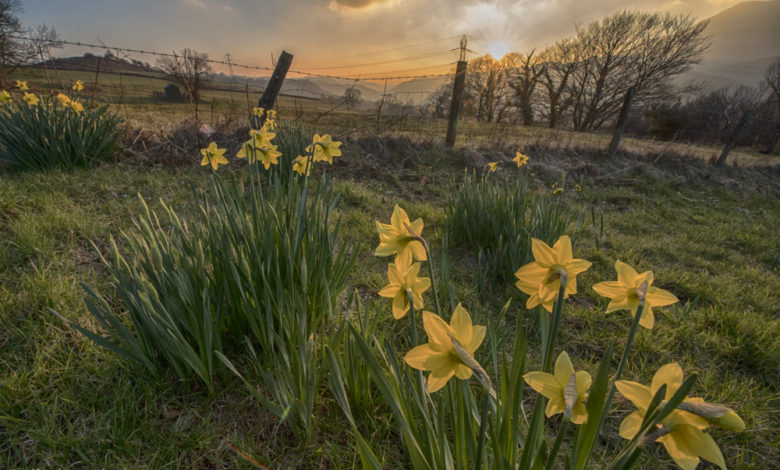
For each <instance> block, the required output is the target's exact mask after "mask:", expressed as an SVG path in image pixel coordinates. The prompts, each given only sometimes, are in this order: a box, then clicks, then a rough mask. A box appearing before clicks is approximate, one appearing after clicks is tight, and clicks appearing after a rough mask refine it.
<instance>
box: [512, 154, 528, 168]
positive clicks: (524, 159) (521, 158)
mask: <svg viewBox="0 0 780 470" xmlns="http://www.w3.org/2000/svg"><path fill="white" fill-rule="evenodd" d="M512 161H513V162H515V163H517V167H518V168H520V167H521V166H523V165H526V164H527V163H528V156H527V155H523V154H522V153H520V152H517V153H516V154H515V158H513V159H512Z"/></svg>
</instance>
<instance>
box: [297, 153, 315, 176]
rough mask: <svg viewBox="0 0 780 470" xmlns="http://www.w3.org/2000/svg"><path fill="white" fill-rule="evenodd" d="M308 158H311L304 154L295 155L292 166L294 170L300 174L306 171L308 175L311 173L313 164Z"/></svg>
mask: <svg viewBox="0 0 780 470" xmlns="http://www.w3.org/2000/svg"><path fill="white" fill-rule="evenodd" d="M308 160H309V159H308V158H306V157H304V156H302V155H298V156H297V157H295V160H293V166H292V169H293V171H294V172H296V173H298V174H300V175H302V174H304V172H305V173H306V175H309V174H311V167H312V166H313V165H311V164H309V163H308Z"/></svg>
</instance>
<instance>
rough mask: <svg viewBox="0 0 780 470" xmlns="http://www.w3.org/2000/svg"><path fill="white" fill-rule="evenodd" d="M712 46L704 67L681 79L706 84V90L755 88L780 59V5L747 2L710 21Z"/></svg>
mask: <svg viewBox="0 0 780 470" xmlns="http://www.w3.org/2000/svg"><path fill="white" fill-rule="evenodd" d="M705 32H706V34H707V35H709V36H710V38H711V40H712V46H711V47H710V50H709V51H708V52H707V54H706V55H705V57H704V60H703V61H702V63H701V64H697V65H694V66H693V67H691V69H690V70H689V71H687V72H685V73H683V74H681V75H680V76H679V77H678V78H677V82H678V83H683V82H686V81H690V80H696V81H700V82H704V84H705V86H706V88H708V89H716V88H720V87H723V86H729V85H751V86H755V85H757V84H758V83H759V82H761V81H762V80H763V78H764V73H765V71H766V69H767V67H769V65H770V64H772V62H774V61H775V60H777V58H778V57H780V1H769V2H744V3H739V4H737V5H734V6H733V7H731V8H728V9H726V10H723V11H722V12H720V13H718V14H717V15H714V16H712V17H711V18H709V24H708V25H707V29H706V30H705Z"/></svg>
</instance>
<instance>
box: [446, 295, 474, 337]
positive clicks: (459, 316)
mask: <svg viewBox="0 0 780 470" xmlns="http://www.w3.org/2000/svg"><path fill="white" fill-rule="evenodd" d="M450 327H451V328H452V330H453V333H454V335H455V337H456V338H457V339H458V341H461V342H462V344H468V343H469V342H470V341H471V335H472V327H471V315H469V312H468V311H466V309H465V308H463V307H462V306H461V304H458V306H457V307H455V311H454V312H453V313H452V319H451V320H450Z"/></svg>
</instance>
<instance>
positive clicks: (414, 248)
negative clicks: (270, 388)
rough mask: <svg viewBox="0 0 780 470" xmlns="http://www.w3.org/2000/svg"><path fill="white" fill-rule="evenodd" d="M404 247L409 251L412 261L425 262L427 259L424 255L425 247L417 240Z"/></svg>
mask: <svg viewBox="0 0 780 470" xmlns="http://www.w3.org/2000/svg"><path fill="white" fill-rule="evenodd" d="M418 233H419V232H418ZM406 246H407V247H408V248H409V251H411V253H412V255H413V256H414V259H416V260H419V261H426V260H427V259H428V256H427V255H426V253H425V247H424V246H423V244H422V243H420V242H418V241H417V240H412V241H410V242H409V243H408V244H407V245H406Z"/></svg>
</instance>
